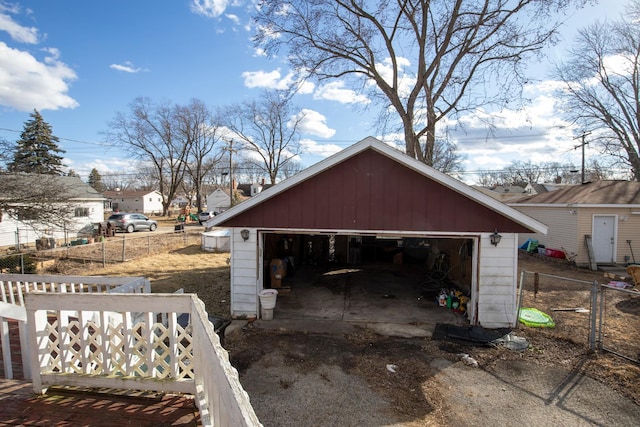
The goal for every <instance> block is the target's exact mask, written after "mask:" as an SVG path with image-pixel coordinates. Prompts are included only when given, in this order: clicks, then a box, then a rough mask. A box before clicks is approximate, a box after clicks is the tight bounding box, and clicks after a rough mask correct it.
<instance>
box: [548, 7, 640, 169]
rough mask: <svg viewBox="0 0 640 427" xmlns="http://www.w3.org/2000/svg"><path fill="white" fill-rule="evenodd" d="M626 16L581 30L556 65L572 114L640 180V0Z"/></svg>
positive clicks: (592, 138)
mask: <svg viewBox="0 0 640 427" xmlns="http://www.w3.org/2000/svg"><path fill="white" fill-rule="evenodd" d="M627 7H628V13H627V14H626V16H625V18H623V19H621V20H619V21H615V22H605V23H596V24H593V25H591V26H588V27H586V28H584V29H583V30H581V31H580V33H579V35H578V38H577V40H576V43H575V46H574V47H573V48H572V49H571V50H569V52H568V54H567V60H566V61H565V62H563V63H560V64H558V65H557V66H556V68H555V76H556V77H557V78H558V79H559V80H560V81H562V82H563V88H562V91H561V92H560V95H561V96H562V99H563V101H564V106H563V111H564V113H565V115H566V117H567V118H569V119H570V120H572V121H574V122H575V123H578V124H579V125H580V126H581V127H582V129H583V131H584V132H585V135H587V134H588V138H589V140H590V141H589V142H594V143H595V144H598V145H599V146H600V147H601V148H602V150H603V152H604V153H605V154H607V155H610V156H612V157H614V158H615V159H617V160H618V162H619V163H621V164H623V165H626V167H629V168H630V169H631V171H632V174H633V179H635V180H638V181H640V20H639V18H640V1H638V0H633V1H631V2H629V3H628V6H627Z"/></svg>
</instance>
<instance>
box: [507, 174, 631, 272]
mask: <svg viewBox="0 0 640 427" xmlns="http://www.w3.org/2000/svg"><path fill="white" fill-rule="evenodd" d="M510 206H512V207H513V208H515V209H517V210H519V211H520V212H522V213H524V214H526V215H528V216H530V217H532V218H535V219H537V220H538V221H540V222H542V223H544V224H546V225H547V226H548V232H547V234H546V235H543V234H539V233H538V234H534V235H527V236H520V244H523V243H524V241H526V240H527V238H533V239H535V240H538V242H539V243H540V244H542V245H544V246H545V247H546V248H550V249H558V250H561V251H564V252H566V253H567V254H568V255H569V256H570V257H573V258H574V260H575V263H576V265H578V266H588V265H590V264H592V262H591V260H590V256H592V257H593V258H592V259H593V262H595V263H596V264H626V263H629V262H634V263H635V262H640V182H637V181H614V180H602V181H595V182H586V183H584V184H581V185H573V186H568V187H563V188H560V189H558V190H554V191H549V192H547V193H542V194H537V195H535V196H531V197H527V198H524V199H520V200H518V201H516V202H514V203H511V204H510ZM588 241H590V243H591V248H589V246H588V243H587V242H588ZM590 250H591V251H592V253H591V254H590V253H589V252H590Z"/></svg>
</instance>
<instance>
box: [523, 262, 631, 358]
mask: <svg viewBox="0 0 640 427" xmlns="http://www.w3.org/2000/svg"><path fill="white" fill-rule="evenodd" d="M518 307H519V309H520V310H522V308H534V309H536V310H539V311H541V312H543V313H545V314H548V316H549V317H550V318H551V323H550V324H548V325H547V326H549V327H548V330H547V332H548V333H549V334H550V335H552V336H553V337H555V338H557V339H561V340H563V341H565V342H567V343H574V344H576V345H578V346H581V347H584V348H585V350H588V351H596V350H598V351H606V352H609V353H613V354H615V355H617V356H619V357H622V358H625V359H627V360H630V361H632V362H635V363H640V340H638V337H640V292H639V291H638V289H628V288H627V289H625V288H620V287H615V286H611V285H609V284H602V283H598V282H597V281H594V282H589V281H584V280H576V279H573V278H570V277H559V276H553V275H548V274H540V273H534V272H528V271H523V272H522V275H521V280H520V293H519V298H518ZM519 313H522V311H519Z"/></svg>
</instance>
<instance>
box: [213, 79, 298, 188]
mask: <svg viewBox="0 0 640 427" xmlns="http://www.w3.org/2000/svg"><path fill="white" fill-rule="evenodd" d="M292 96H293V92H292V91H280V90H273V91H265V92H264V93H263V95H262V96H261V97H260V98H259V99H257V100H251V101H246V102H244V103H242V104H241V105H231V106H227V107H225V108H223V109H221V111H220V119H219V120H220V123H221V124H224V125H225V126H226V127H227V128H228V129H229V130H230V131H231V135H229V138H232V139H233V140H234V143H238V144H239V145H240V149H241V150H242V155H243V156H244V157H245V158H251V159H252V161H254V162H255V163H256V164H259V165H260V167H261V168H262V170H263V171H264V172H265V174H266V175H267V176H268V177H269V179H270V181H271V183H272V184H275V183H276V179H277V178H278V175H279V174H280V170H281V169H282V168H283V167H284V166H285V165H286V164H287V163H288V162H290V161H291V160H292V159H293V158H294V157H295V156H297V155H298V154H300V152H301V146H300V130H299V125H300V122H301V121H302V120H303V119H304V115H303V114H294V111H293V110H294V107H293V105H292V100H291V98H292ZM236 147H237V146H236ZM236 147H234V148H236Z"/></svg>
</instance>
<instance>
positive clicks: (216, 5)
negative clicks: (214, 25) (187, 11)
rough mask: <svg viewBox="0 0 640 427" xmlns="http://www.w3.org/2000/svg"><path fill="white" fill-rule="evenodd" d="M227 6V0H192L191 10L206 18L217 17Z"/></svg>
mask: <svg viewBox="0 0 640 427" xmlns="http://www.w3.org/2000/svg"><path fill="white" fill-rule="evenodd" d="M228 6H229V0H193V2H192V3H191V10H192V11H193V12H195V13H197V14H198V15H203V16H206V17H207V18H217V17H219V16H220V15H222V14H223V13H224V11H225V10H226V9H227V7H228Z"/></svg>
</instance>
